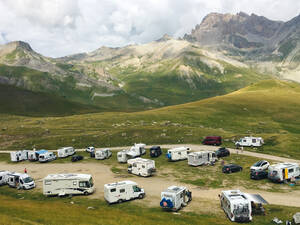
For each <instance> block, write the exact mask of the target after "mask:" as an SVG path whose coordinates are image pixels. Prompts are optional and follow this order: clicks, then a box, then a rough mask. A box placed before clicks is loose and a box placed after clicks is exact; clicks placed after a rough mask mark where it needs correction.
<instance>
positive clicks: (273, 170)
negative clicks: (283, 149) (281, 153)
mask: <svg viewBox="0 0 300 225" xmlns="http://www.w3.org/2000/svg"><path fill="white" fill-rule="evenodd" d="M299 176H300V168H299V164H298V163H278V164H274V165H270V166H269V168H268V178H269V179H270V180H272V181H276V182H283V181H286V180H289V179H291V178H292V177H294V178H296V177H299Z"/></svg>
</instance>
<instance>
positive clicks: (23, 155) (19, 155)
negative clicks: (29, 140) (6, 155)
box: [10, 150, 30, 162]
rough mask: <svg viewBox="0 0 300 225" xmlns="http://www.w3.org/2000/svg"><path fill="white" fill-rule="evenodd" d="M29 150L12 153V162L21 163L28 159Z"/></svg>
mask: <svg viewBox="0 0 300 225" xmlns="http://www.w3.org/2000/svg"><path fill="white" fill-rule="evenodd" d="M28 152H30V151H29V150H22V151H15V152H10V160H11V161H12V162H20V161H23V160H27V159H28Z"/></svg>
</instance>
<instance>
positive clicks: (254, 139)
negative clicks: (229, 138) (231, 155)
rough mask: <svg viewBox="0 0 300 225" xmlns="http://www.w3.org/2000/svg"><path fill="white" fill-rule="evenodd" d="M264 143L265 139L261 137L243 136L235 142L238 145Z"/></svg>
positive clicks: (258, 144)
mask: <svg viewBox="0 0 300 225" xmlns="http://www.w3.org/2000/svg"><path fill="white" fill-rule="evenodd" d="M263 144H264V140H263V139H262V138H261V137H243V138H241V139H240V140H239V141H237V142H235V145H236V146H237V147H239V146H243V147H260V146H262V145H263Z"/></svg>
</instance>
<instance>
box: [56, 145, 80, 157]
mask: <svg viewBox="0 0 300 225" xmlns="http://www.w3.org/2000/svg"><path fill="white" fill-rule="evenodd" d="M75 152H76V151H75V149H74V148H73V147H63V148H60V149H58V150H57V155H58V157H59V158H65V157H68V156H71V155H74V154H75Z"/></svg>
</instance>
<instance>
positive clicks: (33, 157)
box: [28, 149, 48, 161]
mask: <svg viewBox="0 0 300 225" xmlns="http://www.w3.org/2000/svg"><path fill="white" fill-rule="evenodd" d="M46 152H48V151H47V150H44V149H41V150H38V151H35V150H33V151H29V152H28V160H29V161H38V160H39V155H40V154H43V153H46Z"/></svg>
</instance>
